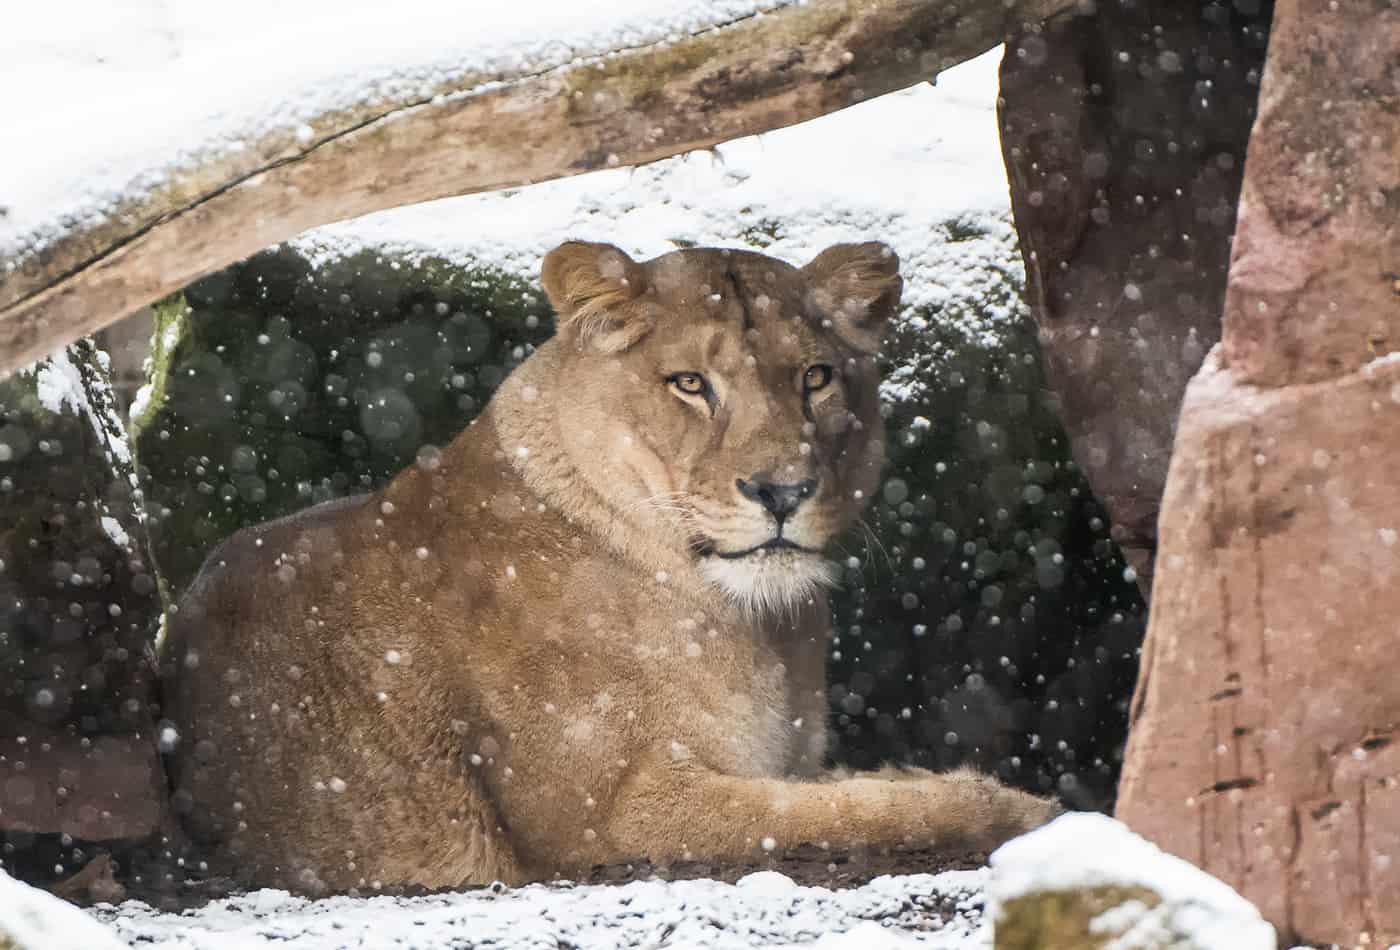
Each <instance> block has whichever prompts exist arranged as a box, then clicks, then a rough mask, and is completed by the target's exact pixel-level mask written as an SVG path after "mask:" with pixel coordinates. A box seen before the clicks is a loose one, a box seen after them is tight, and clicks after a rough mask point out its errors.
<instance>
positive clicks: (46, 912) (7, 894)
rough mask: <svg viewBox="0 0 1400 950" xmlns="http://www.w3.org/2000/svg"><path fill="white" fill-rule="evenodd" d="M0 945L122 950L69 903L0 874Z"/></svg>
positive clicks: (31, 949)
mask: <svg viewBox="0 0 1400 950" xmlns="http://www.w3.org/2000/svg"><path fill="white" fill-rule="evenodd" d="M0 944H4V945H5V946H13V947H14V948H15V950H120V948H121V946H122V944H121V942H120V941H118V940H117V939H116V937H115V936H113V935H112V933H111V932H110V931H108V930H107V929H106V928H104V927H102V926H101V925H100V924H98V923H97V922H96V921H94V920H92V919H91V918H90V917H88V916H87V915H85V914H84V913H83V912H82V911H80V910H78V908H76V907H74V906H73V905H72V904H69V903H68V902H67V901H64V900H61V899H59V898H57V897H54V896H53V895H52V894H49V893H47V892H46V891H41V890H39V889H38V888H35V887H30V886H29V885H28V884H22V883H20V882H19V881H16V880H15V879H14V878H12V877H10V876H9V875H8V874H6V873H5V872H4V871H0Z"/></svg>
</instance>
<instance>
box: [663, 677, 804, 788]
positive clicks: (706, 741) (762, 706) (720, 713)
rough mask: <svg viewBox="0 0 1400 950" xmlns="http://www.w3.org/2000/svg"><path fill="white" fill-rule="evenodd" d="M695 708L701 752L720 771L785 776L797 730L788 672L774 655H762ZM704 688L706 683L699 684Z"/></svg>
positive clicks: (694, 727)
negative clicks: (703, 684) (790, 696)
mask: <svg viewBox="0 0 1400 950" xmlns="http://www.w3.org/2000/svg"><path fill="white" fill-rule="evenodd" d="M745 665H746V666H747V667H748V668H747V669H739V670H735V671H733V672H734V675H732V676H729V677H725V678H724V679H725V682H723V683H722V684H706V685H708V686H710V687H711V688H710V689H708V690H706V692H705V694H703V695H701V694H700V691H699V690H697V691H696V695H694V697H693V702H692V704H691V705H690V708H692V709H694V710H695V711H696V712H695V719H694V722H693V724H692V728H691V730H689V731H692V732H693V734H694V740H693V741H694V744H695V745H696V746H697V748H696V749H695V751H696V752H697V753H700V754H701V755H702V756H703V758H705V759H706V760H707V762H708V763H709V764H710V765H711V766H712V767H714V768H716V769H717V770H718V771H721V772H724V773H727V774H730V775H746V776H753V777H765V776H780V775H783V774H784V773H785V772H786V771H787V767H788V763H789V761H791V758H792V747H793V742H794V741H795V738H796V733H797V728H796V726H795V725H794V723H793V717H792V704H791V702H790V698H789V683H788V671H787V668H786V667H785V666H784V665H783V663H782V662H781V661H779V660H777V659H776V658H774V657H757V658H755V660H754V662H752V663H751V664H745ZM697 685H700V684H697Z"/></svg>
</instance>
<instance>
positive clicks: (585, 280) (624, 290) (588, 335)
mask: <svg viewBox="0 0 1400 950" xmlns="http://www.w3.org/2000/svg"><path fill="white" fill-rule="evenodd" d="M540 280H541V282H542V283H543V284H544V292H545V293H546V294H547V295H548V296H549V302H550V303H551V304H553V305H554V311H555V313H557V314H559V328H560V329H561V330H565V331H568V332H572V333H574V334H575V335H576V339H577V340H578V342H579V343H580V344H581V345H588V346H592V347H594V348H596V349H599V350H601V351H603V352H604V353H617V352H620V351H622V350H625V349H627V348H628V347H629V346H631V345H632V344H634V343H636V342H637V341H638V340H640V339H641V338H642V337H644V336H646V333H647V331H648V330H650V329H651V321H650V320H649V319H648V317H647V314H646V313H645V312H644V311H643V309H642V308H641V307H640V306H639V305H638V302H637V298H639V297H640V296H641V295H642V291H643V290H645V289H646V271H645V270H644V269H643V267H642V265H640V264H638V263H637V262H636V261H634V260H632V258H630V257H628V256H627V252H625V251H623V250H622V249H621V248H619V247H614V246H613V245H611V244H591V243H588V242H586V241H569V242H567V243H564V244H561V245H559V246H558V247H556V248H555V249H554V250H552V251H550V252H549V253H548V254H546V255H545V258H544V265H543V266H542V267H541V268H540Z"/></svg>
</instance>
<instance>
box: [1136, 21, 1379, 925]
mask: <svg viewBox="0 0 1400 950" xmlns="http://www.w3.org/2000/svg"><path fill="white" fill-rule="evenodd" d="M1397 104H1400V4H1397V3H1395V2H1393V0H1391V2H1379V3H1371V4H1367V7H1366V11H1365V12H1364V13H1363V12H1362V11H1359V10H1347V11H1340V10H1337V9H1333V8H1332V7H1331V6H1329V4H1328V3H1327V2H1326V0H1306V2H1302V0H1293V2H1286V3H1281V4H1280V5H1279V7H1278V9H1277V11H1276V15H1275V21H1274V27H1273V34H1272V36H1271V38H1270V47H1269V61H1268V67H1267V69H1266V72H1265V77H1264V83H1263V89H1262V93H1261V98H1260V112H1259V119H1258V122H1257V124H1256V127H1255V131H1254V133H1253V136H1252V138H1251V140H1250V147H1249V160H1248V164H1247V167H1246V170H1245V182H1244V190H1243V196H1242V198H1241V202H1240V213H1239V226H1238V231H1237V238H1236V243H1235V250H1234V259H1233V261H1232V263H1231V271H1230V281H1229V289H1228V292H1227V299H1226V308H1225V320H1224V334H1223V340H1222V343H1221V347H1220V350H1219V351H1218V355H1216V356H1213V357H1212V358H1211V359H1210V360H1209V361H1208V362H1207V365H1206V367H1205V368H1204V369H1203V370H1202V372H1201V374H1200V375H1199V376H1198V377H1197V378H1196V379H1195V380H1194V381H1193V382H1192V383H1191V385H1190V387H1189V389H1188V390H1187V394H1186V401H1185V405H1184V407H1183V410H1182V415H1181V420H1180V423H1179V426H1178V431H1177V437H1176V445H1175V450H1174V454H1173V457H1172V462H1171V470H1170V474H1169V476H1168V480H1167V490H1166V496H1165V498H1164V500H1163V506H1162V518H1161V523H1160V531H1161V537H1160V548H1159V559H1158V572H1157V579H1156V587H1155V596H1154V598H1153V612H1152V620H1151V624H1150V627H1149V630H1148V636H1147V644H1146V646H1145V648H1144V656H1143V667H1142V675H1141V678H1140V681H1139V686H1138V692H1137V695H1136V697H1135V699H1134V705H1133V710H1132V718H1133V725H1132V732H1131V734H1130V737H1129V742H1128V751H1127V758H1126V761H1125V764H1124V771H1123V780H1122V785H1121V787H1120V796H1119V803H1118V815H1119V817H1120V818H1122V819H1123V820H1124V821H1126V822H1127V823H1128V824H1129V825H1130V826H1131V827H1132V828H1133V829H1134V830H1135V831H1137V832H1138V833H1140V834H1143V835H1145V836H1146V837H1148V838H1150V839H1152V840H1154V841H1155V842H1157V843H1158V844H1159V845H1161V846H1162V847H1164V848H1166V849H1168V850H1171V851H1173V852H1174V853H1176V854H1178V855H1180V856H1182V857H1185V858H1187V859H1188V860H1190V861H1192V862H1193V863H1196V864H1198V865H1199V866H1201V867H1203V868H1204V869H1206V870H1207V871H1209V872H1211V873H1212V874H1214V875H1216V876H1218V877H1220V878H1222V879H1224V880H1225V881H1227V882H1228V883H1230V884H1231V885H1233V886H1234V887H1235V888H1236V889H1237V890H1239V891H1240V892H1241V893H1242V894H1243V895H1244V896H1245V897H1247V898H1249V899H1250V900H1252V901H1254V902H1255V903H1256V904H1257V905H1258V906H1259V907H1260V908H1261V910H1262V911H1263V912H1264V913H1265V915H1266V916H1267V917H1268V918H1269V919H1270V920H1271V921H1272V922H1273V923H1274V924H1275V926H1277V927H1278V928H1279V929H1280V931H1281V932H1282V934H1284V935H1285V936H1286V937H1291V938H1293V939H1302V940H1307V941H1309V942H1324V943H1325V942H1336V943H1340V944H1343V945H1347V946H1351V945H1356V944H1360V943H1363V942H1370V943H1373V944H1380V945H1384V944H1386V943H1389V942H1394V941H1398V940H1400V734H1398V732H1397V731H1400V540H1398V539H1400V475H1398V474H1397V473H1400V355H1397V353H1396V352H1395V351H1396V350H1400V286H1398V285H1397V279H1400V106H1397Z"/></svg>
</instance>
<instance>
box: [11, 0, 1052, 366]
mask: <svg viewBox="0 0 1400 950" xmlns="http://www.w3.org/2000/svg"><path fill="white" fill-rule="evenodd" d="M1071 2H1072V0H942V2H939V0H812V2H810V3H808V4H806V5H803V6H789V7H783V8H780V9H779V10H777V11H775V12H772V13H768V14H765V15H762V16H753V17H748V18H745V19H742V20H738V21H736V22H734V23H731V24H729V25H727V26H723V27H718V28H715V29H712V30H707V31H705V32H702V33H699V34H696V35H694V36H689V37H685V38H683V39H681V40H679V41H676V42H672V43H666V44H656V45H649V46H644V47H639V48H636V49H631V50H626V51H622V52H617V53H614V54H611V55H608V56H604V57H601V58H596V59H593V60H585V61H581V62H576V63H572V64H570V65H568V66H565V67H561V68H558V69H553V70H550V71H547V72H543V73H537V74H521V75H516V76H511V77H505V78H504V79H502V78H501V77H483V76H475V75H471V76H466V77H463V78H462V79H460V80H458V81H457V82H455V83H454V84H453V86H452V87H450V88H442V89H440V90H437V95H434V96H432V97H431V98H426V99H423V100H419V101H413V102H396V103H389V104H387V105H386V104H384V103H376V104H374V105H373V106H365V107H363V108H361V109H359V110H354V109H352V110H345V111H340V112H336V113H334V114H329V115H325V116H322V117H321V118H319V119H317V120H315V121H313V122H311V123H310V125H311V127H312V129H313V133H314V134H313V136H312V138H311V140H310V141H308V142H305V143H303V142H299V141H297V139H296V137H295V135H294V134H293V133H291V132H290V131H282V132H277V133H274V134H270V135H269V136H267V137H266V138H265V139H263V140H260V141H254V142H249V143H247V147H246V148H244V149H243V150H242V151H241V152H238V153H237V154H229V155H221V156H218V157H217V158H214V159H212V160H210V161H209V162H208V164H205V165H202V166H200V167H198V168H193V169H189V170H187V171H185V172H183V173H181V174H178V175H175V176H171V177H172V179H173V180H172V181H171V182H170V183H168V184H166V185H163V186H161V187H160V188H158V189H155V190H152V191H150V192H148V193H146V194H144V195H142V196H140V197H138V198H135V199H133V200H132V201H131V202H129V203H127V204H126V205H124V206H121V207H118V208H116V209H114V210H112V211H111V212H110V213H109V214H108V215H106V216H105V217H103V218H101V219H100V220H98V221H97V222H96V223H94V224H91V225H86V224H85V225H81V226H80V227H79V228H78V229H77V230H75V231H74V232H72V233H71V234H69V235H68V236H67V237H65V238H63V239H62V240H60V241H58V242H56V243H55V244H53V245H51V246H49V247H48V248H46V249H45V250H44V251H43V252H41V253H40V254H39V255H37V256H36V257H32V258H28V259H24V260H15V261H6V260H0V274H6V271H7V267H6V265H7V264H9V265H11V266H12V268H13V270H12V271H11V272H10V273H8V275H7V276H5V277H4V278H3V280H0V375H4V374H6V373H9V372H11V371H13V370H15V369H16V368H18V367H20V366H23V365H26V364H28V363H30V362H32V361H33V360H35V359H38V358H40V357H42V356H44V355H46V354H48V353H49V352H51V351H53V350H55V349H57V348H58V347H60V346H62V345H64V344H66V343H69V342H72V341H73V340H75V339H78V338H79V337H82V336H85V335H87V334H89V333H92V332H93V331H95V330H98V329H100V328H101V327H103V326H106V325H108V324H110V323H114V322H115V321H117V320H119V319H120V318H122V317H123V316H125V315H126V314H129V313H131V312H133V311H134V310H136V309H138V308H140V307H142V306H145V305H147V304H149V303H151V302H153V301H155V300H158V299H160V298H161V297H163V296H165V295H167V294H169V293H172V292H173V291H176V290H178V289H180V288H181V287H183V286H185V285H186V284H189V283H190V282H191V281H194V280H196V279H198V278H200V277H202V276H204V275H205V274H208V273H210V272H212V271H215V270H218V269H219V268H221V267H224V266H227V265H228V264H231V263H233V262H235V261H238V260H241V259H242V258H244V257H246V256H248V255H249V254H252V253H254V252H255V251H257V250H259V249H261V248H264V247H266V246H268V245H269V244H274V243H276V242H278V241H282V240H285V239H287V238H289V237H292V236H294V235H296V234H298V233H300V232H302V231H304V230H306V229H308V228H312V227H316V226H318V225H322V224H327V223H330V222H332V221H339V220H342V219H345V218H351V217H355V216H357V215H362V214H368V213H370V212H372V211H381V210H384V209H386V208H394V207H398V206H400V205H405V204H412V203H414V202H419V201H428V200H431V199H434V198H443V197H447V196H451V195H461V194H468V193H472V192H478V191H488V190H492V189H497V188H504V187H510V186H515V185H521V184H526V183H529V182H536V181H542V180H546V179H550V178H558V177H563V176H567V175H573V174H577V173H579V172H585V171H591V170H593V169H597V168H603V167H607V166H611V165H635V164H641V163H644V162H650V161H655V160H656V159H660V158H665V157H668V156H671V155H676V154H678V153H680V152H684V151H688V150H691V149H696V148H705V147H708V146H711V145H714V144H716V143H719V142H724V141H727V140H730V139H734V138H738V137H740V136H745V135H753V134H756V133H759V132H764V131H768V130H771V129H776V128H780V127H783V126H787V125H791V124H793V123H796V122H801V121H804V120H806V119H811V118H814V117H816V116H819V115H822V114H824V113H827V112H832V111H835V110H837V109H841V108H844V107H845V106H848V105H851V104H853V103H855V102H859V101H861V100H863V99H867V98H870V97H872V96H877V95H881V94H883V93H886V92H890V91H893V90H896V89H900V88H903V87H906V86H910V85H913V84H915V83H917V82H919V81H922V80H927V79H930V78H932V77H933V76H934V75H935V74H937V73H938V72H939V71H940V70H943V69H946V68H948V67H950V66H953V65H955V64H957V63H960V62H962V61H964V60H967V59H970V58H972V57H973V56H976V55H977V54H979V53H982V52H984V51H986V50H988V49H990V48H991V47H993V46H995V45H996V44H997V43H1000V42H1002V40H1003V39H1004V38H1005V37H1006V36H1007V35H1008V34H1010V33H1012V32H1015V31H1017V30H1021V29H1024V28H1025V27H1026V26H1027V25H1028V24H1030V23H1033V22H1036V21H1039V20H1041V19H1043V18H1045V17H1047V16H1049V15H1050V14H1052V13H1055V12H1057V11H1058V10H1060V9H1063V8H1065V7H1068V6H1069V5H1070V3H1071ZM488 78H491V79H495V80H497V81H495V82H493V83H491V84H490V85H489V86H487V85H483V83H484V81H485V80H486V79H488ZM890 134H892V135H898V134H899V130H897V129H892V130H891V132H890ZM851 147H855V148H858V147H859V143H851ZM834 187H835V183H834ZM560 237H561V238H562V237H564V235H560Z"/></svg>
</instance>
